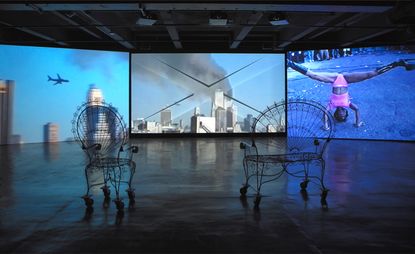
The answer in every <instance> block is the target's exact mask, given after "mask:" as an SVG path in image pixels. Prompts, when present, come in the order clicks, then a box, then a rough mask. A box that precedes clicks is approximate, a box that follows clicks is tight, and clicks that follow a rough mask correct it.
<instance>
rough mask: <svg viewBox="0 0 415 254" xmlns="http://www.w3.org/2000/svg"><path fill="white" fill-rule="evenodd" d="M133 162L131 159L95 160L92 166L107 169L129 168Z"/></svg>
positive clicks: (110, 158)
mask: <svg viewBox="0 0 415 254" xmlns="http://www.w3.org/2000/svg"><path fill="white" fill-rule="evenodd" d="M131 162H132V161H131V160H130V159H124V158H119V159H118V158H114V157H108V158H99V159H95V160H94V161H93V162H92V163H91V164H92V165H94V167H98V168H106V167H122V166H127V165H130V164H131Z"/></svg>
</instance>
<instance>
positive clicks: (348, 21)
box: [309, 13, 368, 39]
mask: <svg viewBox="0 0 415 254" xmlns="http://www.w3.org/2000/svg"><path fill="white" fill-rule="evenodd" d="M367 15H368V14H367V13H356V14H354V15H353V16H351V17H349V18H347V19H344V20H342V21H339V22H337V23H336V24H335V25H334V26H332V27H328V28H326V29H324V30H322V31H320V32H318V33H316V34H313V35H312V36H310V37H309V39H315V38H317V37H319V36H320V35H323V34H325V33H328V32H330V31H332V30H334V29H339V26H343V25H347V26H350V25H352V24H354V23H356V22H358V21H359V20H361V19H362V18H364V17H365V16H367Z"/></svg>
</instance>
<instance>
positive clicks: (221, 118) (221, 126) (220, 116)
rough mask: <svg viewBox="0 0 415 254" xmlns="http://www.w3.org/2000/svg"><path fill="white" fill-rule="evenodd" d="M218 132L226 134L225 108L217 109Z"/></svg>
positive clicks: (216, 129)
mask: <svg viewBox="0 0 415 254" xmlns="http://www.w3.org/2000/svg"><path fill="white" fill-rule="evenodd" d="M215 123H216V128H215V131H216V132H226V111H225V109H223V108H217V109H216V114H215Z"/></svg>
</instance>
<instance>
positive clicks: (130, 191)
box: [127, 188, 135, 200]
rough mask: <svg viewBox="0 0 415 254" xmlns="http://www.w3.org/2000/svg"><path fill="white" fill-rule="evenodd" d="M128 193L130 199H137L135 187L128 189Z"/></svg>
mask: <svg viewBox="0 0 415 254" xmlns="http://www.w3.org/2000/svg"><path fill="white" fill-rule="evenodd" d="M127 193H128V199H129V200H134V199H135V192H134V189H133V188H129V189H127Z"/></svg>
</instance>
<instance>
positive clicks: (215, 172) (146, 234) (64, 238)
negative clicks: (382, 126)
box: [0, 138, 415, 253]
mask: <svg viewBox="0 0 415 254" xmlns="http://www.w3.org/2000/svg"><path fill="white" fill-rule="evenodd" d="M240 141H241V139H240V138H216V139H163V140H162V139H140V140H133V141H132V142H133V143H134V144H137V145H138V146H139V147H140V152H139V153H138V154H137V155H136V157H135V160H136V162H137V165H138V168H137V172H136V175H135V178H134V182H133V186H134V187H135V189H136V203H135V206H134V207H131V208H126V209H125V213H124V216H123V217H121V216H117V211H116V208H115V206H114V204H111V206H110V207H109V208H103V206H102V203H103V195H102V194H101V190H99V188H96V189H95V190H93V194H94V196H95V206H94V207H95V208H94V212H93V213H92V215H88V214H87V213H85V206H84V204H83V201H82V199H81V198H80V197H81V196H82V195H83V194H84V191H85V180H84V175H83V165H84V158H83V154H82V150H81V149H80V148H79V146H78V145H77V144H75V143H58V144H52V145H43V144H25V145H20V146H18V145H13V146H0V166H1V171H0V176H1V178H0V195H1V196H0V252H1V253H293V252H294V253H374V252H376V253H415V234H414V231H415V216H414V214H415V188H414V186H415V170H414V165H415V156H414V154H415V144H414V143H398V142H379V141H345V140H335V141H332V142H331V143H330V145H329V147H328V150H327V157H328V159H327V167H328V169H327V173H326V185H327V186H328V188H329V189H330V192H329V195H328V198H327V202H328V209H323V208H322V207H321V204H320V196H319V195H320V191H319V187H318V186H317V185H315V186H314V185H311V186H309V189H308V194H309V196H308V200H307V201H305V200H304V199H303V198H302V196H301V194H300V192H299V182H300V180H299V179H295V178H291V177H283V178H281V179H279V181H277V182H272V183H269V184H265V185H264V188H263V191H262V192H263V194H264V195H265V197H263V198H262V202H261V206H260V209H259V210H258V211H256V210H254V209H253V199H254V197H253V196H252V195H248V198H247V200H246V201H244V200H243V199H242V200H241V199H240V198H239V188H240V187H241V183H242V182H243V171H242V157H243V153H242V151H241V150H240V149H239V142H240ZM122 195H123V197H124V198H125V200H128V199H127V195H126V193H125V192H123V193H122Z"/></svg>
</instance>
